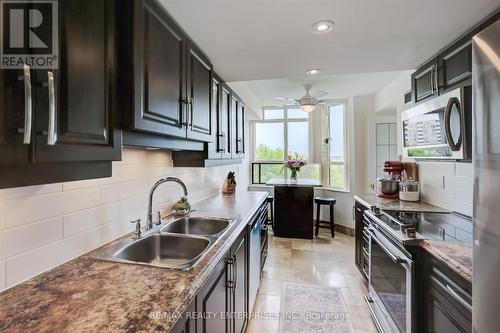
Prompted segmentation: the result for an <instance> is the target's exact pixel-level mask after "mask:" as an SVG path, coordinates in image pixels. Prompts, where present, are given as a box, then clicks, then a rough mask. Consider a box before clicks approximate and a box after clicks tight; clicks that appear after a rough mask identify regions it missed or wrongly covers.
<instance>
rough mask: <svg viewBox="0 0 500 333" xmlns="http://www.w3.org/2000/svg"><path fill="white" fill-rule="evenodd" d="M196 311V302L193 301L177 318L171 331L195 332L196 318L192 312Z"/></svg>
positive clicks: (174, 332)
mask: <svg viewBox="0 0 500 333" xmlns="http://www.w3.org/2000/svg"><path fill="white" fill-rule="evenodd" d="M195 312H196V302H193V303H191V304H190V305H189V306H188V308H187V310H186V313H184V315H183V316H182V317H181V318H179V319H178V320H177V323H175V325H174V327H173V328H172V329H171V330H170V333H195V332H196V319H195V317H193V316H192V315H191V314H194V313H195Z"/></svg>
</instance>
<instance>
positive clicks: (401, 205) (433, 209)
mask: <svg viewBox="0 0 500 333" xmlns="http://www.w3.org/2000/svg"><path fill="white" fill-rule="evenodd" d="M354 200H356V201H358V202H361V203H362V204H363V205H365V206H366V207H370V206H378V207H380V209H382V210H392V211H407V212H427V213H449V210H447V209H445V208H441V207H438V206H434V205H431V204H429V203H427V202H423V201H417V202H410V201H402V200H399V199H384V198H379V197H377V196H376V195H375V194H373V193H367V194H360V195H355V196H354Z"/></svg>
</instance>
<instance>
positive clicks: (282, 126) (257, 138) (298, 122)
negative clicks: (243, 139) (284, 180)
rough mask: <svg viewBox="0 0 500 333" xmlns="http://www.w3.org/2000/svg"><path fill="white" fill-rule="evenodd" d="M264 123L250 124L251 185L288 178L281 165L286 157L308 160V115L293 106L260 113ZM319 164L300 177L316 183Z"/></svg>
mask: <svg viewBox="0 0 500 333" xmlns="http://www.w3.org/2000/svg"><path fill="white" fill-rule="evenodd" d="M263 118H264V120H261V121H260V120H259V121H255V122H254V152H253V158H254V161H255V162H254V163H252V175H253V176H252V182H253V183H254V184H265V183H266V182H267V181H268V180H269V179H271V178H280V177H288V170H286V169H283V161H285V160H286V159H288V157H289V156H290V157H295V156H298V157H299V158H301V159H304V160H307V159H308V158H309V121H308V114H307V113H304V112H302V110H300V108H298V107H296V106H285V107H269V108H264V109H263ZM320 169H321V168H320V165H319V164H309V165H307V166H306V167H305V168H303V169H302V171H301V177H303V178H314V179H320V178H321V172H320Z"/></svg>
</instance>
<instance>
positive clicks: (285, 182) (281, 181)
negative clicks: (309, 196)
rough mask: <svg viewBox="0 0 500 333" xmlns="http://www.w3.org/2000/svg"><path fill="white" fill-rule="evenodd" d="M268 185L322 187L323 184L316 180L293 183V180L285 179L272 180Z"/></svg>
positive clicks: (302, 180) (300, 180) (299, 180)
mask: <svg viewBox="0 0 500 333" xmlns="http://www.w3.org/2000/svg"><path fill="white" fill-rule="evenodd" d="M266 185H269V186H309V187H320V186H321V182H320V181H319V180H316V179H301V178H299V179H297V181H292V180H291V179H285V178H271V179H270V180H269V181H268V182H267V183H266Z"/></svg>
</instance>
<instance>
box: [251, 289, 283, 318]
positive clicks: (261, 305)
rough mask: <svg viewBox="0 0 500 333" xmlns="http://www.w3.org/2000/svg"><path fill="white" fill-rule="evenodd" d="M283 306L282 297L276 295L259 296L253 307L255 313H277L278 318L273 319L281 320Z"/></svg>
mask: <svg viewBox="0 0 500 333" xmlns="http://www.w3.org/2000/svg"><path fill="white" fill-rule="evenodd" d="M280 306H281V297H280V296H274V295H263V294H259V295H257V299H256V300H255V305H254V307H253V311H254V312H270V313H271V312H272V313H276V316H272V318H273V319H276V320H277V319H279V317H278V313H279V311H280Z"/></svg>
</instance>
